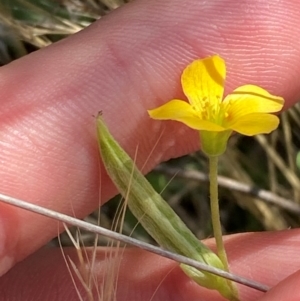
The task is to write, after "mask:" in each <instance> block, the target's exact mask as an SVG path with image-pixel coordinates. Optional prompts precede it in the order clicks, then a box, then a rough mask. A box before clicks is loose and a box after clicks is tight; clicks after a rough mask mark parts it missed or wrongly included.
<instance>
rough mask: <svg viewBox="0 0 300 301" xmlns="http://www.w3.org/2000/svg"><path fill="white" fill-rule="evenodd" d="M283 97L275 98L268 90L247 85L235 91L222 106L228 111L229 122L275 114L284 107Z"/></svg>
mask: <svg viewBox="0 0 300 301" xmlns="http://www.w3.org/2000/svg"><path fill="white" fill-rule="evenodd" d="M283 103H284V100H283V98H282V97H278V96H274V95H272V94H270V93H269V92H267V91H266V90H264V89H262V88H260V87H257V86H254V85H245V86H241V87H239V88H237V89H235V90H234V91H233V92H232V93H231V94H229V95H228V96H227V97H226V98H225V99H224V101H223V103H222V106H223V108H224V110H226V111H227V118H226V119H227V120H228V122H230V121H232V122H233V121H234V120H237V119H239V118H240V117H241V116H244V115H248V114H252V113H273V112H278V111H280V110H281V109H282V107H283Z"/></svg>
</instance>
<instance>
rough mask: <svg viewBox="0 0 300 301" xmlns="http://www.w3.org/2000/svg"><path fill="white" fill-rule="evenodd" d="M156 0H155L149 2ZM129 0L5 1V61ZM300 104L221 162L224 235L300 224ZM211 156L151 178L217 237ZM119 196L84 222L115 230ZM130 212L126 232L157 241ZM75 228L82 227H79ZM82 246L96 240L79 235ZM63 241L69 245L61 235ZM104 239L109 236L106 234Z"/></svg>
mask: <svg viewBox="0 0 300 301" xmlns="http://www.w3.org/2000/svg"><path fill="white" fill-rule="evenodd" d="M149 1H150V0H149ZM126 2H129V1H125V0H0V65H5V64H7V63H9V62H11V61H13V60H15V59H17V58H20V57H22V56H24V55H26V54H28V53H30V52H32V51H35V50H38V49H39V48H42V47H45V46H48V45H50V44H52V43H54V42H56V41H58V40H60V39H63V38H65V37H67V36H69V35H71V34H74V33H76V32H78V31H80V30H82V29H83V28H85V27H86V26H88V25H90V24H91V23H92V22H94V21H95V20H97V19H100V18H101V17H103V16H105V15H106V14H108V13H109V12H110V11H111V10H113V9H116V8H118V7H119V6H120V5H123V4H125V3H126ZM299 129H300V106H299V105H296V106H295V107H293V108H291V109H290V110H288V111H287V112H284V113H283V114H281V125H280V127H279V129H278V130H277V131H275V132H273V133H272V134H271V135H268V136H257V137H254V138H249V137H242V136H239V135H234V136H233V137H231V140H230V144H229V148H228V151H227V152H226V154H225V155H223V156H222V158H221V162H220V175H221V176H222V177H220V206H221V217H222V224H223V227H224V229H223V230H224V233H236V232H245V231H262V230H281V229H287V228H293V227H298V226H299V224H300V218H299V216H300V180H299V169H300V155H299V147H300V130H299ZM206 172H207V160H206V158H205V157H204V156H203V155H202V154H201V152H197V153H194V154H192V155H190V156H185V157H182V158H179V159H177V160H171V161H170V162H166V163H164V164H162V165H160V166H159V167H157V168H156V170H154V171H153V172H151V173H150V174H149V175H148V179H149V181H150V182H151V183H152V184H153V186H154V187H155V188H156V189H157V191H159V192H160V191H163V192H162V194H163V196H164V197H165V199H166V200H167V201H168V202H169V203H170V205H171V206H172V207H173V208H174V210H175V211H176V212H177V213H178V214H179V215H180V217H181V218H182V219H183V220H184V221H185V223H186V224H187V225H188V227H189V228H190V229H191V230H192V231H193V232H194V233H195V234H196V235H197V236H198V237H199V238H201V239H202V238H207V237H210V236H211V233H212V229H211V224H210V213H209V212H210V210H209V199H208V183H207V177H206ZM119 202H120V197H119V196H118V197H115V198H114V199H113V200H111V201H110V202H108V203H107V204H106V205H104V206H103V207H102V208H101V213H100V217H99V213H98V211H97V212H95V213H93V214H91V215H90V216H89V217H87V218H86V219H87V220H88V221H90V222H92V223H97V222H98V220H99V219H100V221H101V225H102V226H105V227H107V228H114V227H113V223H114V217H115V214H116V211H117V208H118V204H119ZM136 223H137V221H136V220H135V219H134V217H133V216H132V214H130V212H127V214H126V219H125V223H124V225H123V232H124V233H125V234H128V235H132V236H134V237H136V238H138V239H143V240H146V241H149V242H152V240H151V238H150V237H149V236H148V235H147V234H146V233H145V231H144V230H143V229H142V228H141V227H140V226H137V227H136V228H135V230H134V232H133V233H132V229H133V228H134V227H135V226H136ZM74 231H76V229H74ZM81 235H82V237H83V239H84V244H85V245H87V244H89V243H91V244H93V242H94V238H93V236H92V235H91V234H89V233H84V232H81ZM61 238H62V241H63V243H64V244H65V245H71V244H72V243H71V242H70V241H69V238H68V236H67V235H65V234H62V236H61ZM100 243H103V244H105V243H106V241H105V240H103V239H100Z"/></svg>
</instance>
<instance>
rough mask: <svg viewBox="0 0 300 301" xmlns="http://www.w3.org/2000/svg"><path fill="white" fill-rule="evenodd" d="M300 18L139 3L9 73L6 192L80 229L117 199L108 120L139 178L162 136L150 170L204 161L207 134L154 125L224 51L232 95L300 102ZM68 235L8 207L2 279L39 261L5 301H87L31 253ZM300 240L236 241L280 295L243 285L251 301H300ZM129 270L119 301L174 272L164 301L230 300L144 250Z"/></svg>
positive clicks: (287, 10)
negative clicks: (103, 129) (104, 130)
mask: <svg viewBox="0 0 300 301" xmlns="http://www.w3.org/2000/svg"><path fill="white" fill-rule="evenodd" d="M299 17H300V3H299V1H297V0H295V1H286V0H285V1H277V2H276V3H274V4H273V3H272V4H270V2H267V1H253V0H241V1H235V0H231V1H229V0H228V1H224V0H217V1H199V0H187V1H182V0H172V1H171V0H167V1H163V2H162V1H158V0H152V1H151V2H150V1H147V0H140V1H135V2H132V3H130V4H128V5H126V6H124V7H122V8H120V9H118V10H116V11H115V12H113V13H111V14H110V15H108V16H107V17H105V18H103V19H101V20H100V21H98V22H96V23H95V24H93V25H92V26H90V27H89V28H87V29H86V30H84V31H82V32H80V33H78V34H76V35H74V36H72V37H70V38H68V39H65V40H64V41H61V42H59V43H56V44H54V45H52V46H50V47H47V48H45V49H42V50H40V51H37V52H35V53H32V54H30V55H28V56H26V57H24V58H22V59H19V60H17V61H15V62H13V63H11V64H9V65H7V66H5V67H2V68H1V72H0V99H1V104H0V106H1V109H0V128H1V131H0V162H1V169H0V178H1V182H0V191H1V192H2V193H5V194H8V195H11V196H14V197H17V198H21V199H24V200H26V201H29V202H33V203H36V204H39V205H41V206H45V207H47V208H51V209H54V210H57V211H60V212H64V213H67V214H70V215H72V216H74V215H75V216H76V217H84V216H86V215H87V214H88V213H90V212H91V211H93V210H94V209H95V208H96V207H97V205H98V203H99V199H100V200H101V202H105V201H106V200H108V199H109V198H110V197H111V196H113V195H114V194H115V193H116V191H115V189H114V188H113V186H112V184H111V183H110V182H109V180H108V178H107V176H106V175H105V173H104V172H103V169H101V168H100V169H101V170H100V171H101V172H99V155H98V150H97V144H96V138H95V137H96V134H95V132H96V131H95V119H94V117H93V115H95V114H97V112H98V111H99V110H102V111H103V113H104V118H105V120H106V122H107V124H108V126H109V128H110V130H111V132H112V134H113V135H114V136H115V138H116V139H117V140H118V141H120V143H121V144H122V145H123V147H124V148H125V149H126V150H127V151H128V152H129V153H130V154H134V151H135V149H136V146H137V144H138V145H139V152H138V154H139V156H138V163H139V166H142V164H143V163H144V162H145V160H146V159H147V158H148V155H149V153H150V151H151V150H152V148H153V145H155V144H156V142H157V140H158V139H159V138H160V141H159V143H158V144H157V146H156V148H155V150H154V152H153V154H152V155H151V157H150V158H149V160H148V162H147V165H146V166H145V168H144V169H143V170H144V172H147V171H149V170H150V169H151V168H153V167H154V166H155V165H156V164H158V163H159V162H161V161H164V160H167V159H169V158H172V157H178V156H181V155H184V154H187V153H189V152H192V151H195V150H196V149H198V148H199V146H198V138H197V133H196V132H194V131H191V130H189V129H187V128H186V127H185V126H183V125H180V124H178V123H174V122H158V121H154V120H150V119H149V118H148V116H147V113H146V109H152V108H154V107H157V106H158V105H161V104H162V103H165V102H166V101H168V100H170V99H172V98H174V97H177V98H182V97H183V95H182V92H181V87H180V80H179V79H180V74H181V72H182V70H183V69H184V67H185V66H186V65H187V64H188V63H189V62H191V61H192V60H193V59H195V58H199V57H200V58H202V57H205V56H208V55H211V54H214V53H218V54H219V55H221V56H222V57H223V58H224V59H225V60H226V63H227V70H228V73H227V81H226V92H229V91H230V90H232V89H234V88H235V87H237V86H240V85H242V84H246V83H247V84H257V85H260V86H262V87H263V88H265V89H267V90H268V91H269V92H271V93H273V94H276V95H280V96H283V97H284V98H285V100H286V108H287V107H289V106H291V105H292V104H294V103H295V102H296V101H297V100H298V99H299V96H300V86H299V84H298V78H299V75H298V74H299V71H300V60H299V57H300V40H299V39H298V38H297V37H299V35H300V27H299V26H298V20H299ZM116 121H117V122H116ZM99 174H100V176H99ZM99 183H101V193H99ZM57 231H58V226H57V222H54V221H51V220H49V219H47V218H44V217H40V216H37V215H35V214H32V213H28V212H25V211H23V210H18V209H16V208H12V207H10V206H7V205H4V204H0V241H1V245H0V269H1V270H0V272H1V274H4V273H5V272H6V271H7V270H9V268H10V267H12V266H13V265H14V264H15V263H17V262H18V261H21V260H23V259H25V258H26V257H27V256H29V255H30V254H32V255H31V256H30V257H27V259H25V260H24V261H22V262H21V263H20V264H18V265H16V266H15V267H14V268H12V269H11V270H10V271H9V272H8V273H7V274H6V275H4V276H3V277H2V278H1V279H0V291H1V295H0V300H20V294H22V298H21V299H22V300H66V299H68V300H77V297H76V295H75V292H74V288H73V285H72V283H71V281H70V276H69V274H68V272H67V270H66V268H65V264H64V262H63V261H62V257H61V251H60V250H53V249H42V250H40V251H38V252H37V253H34V254H33V252H35V251H36V250H37V249H39V248H40V247H42V246H43V245H44V244H45V243H46V242H48V241H49V240H50V239H51V238H52V237H53V236H56V235H57ZM247 235H248V236H247ZM299 236H300V233H299V231H298V230H291V231H283V232H277V233H257V234H251V233H249V234H243V235H235V236H232V237H229V238H228V241H227V244H226V247H227V248H228V253H229V257H230V263H231V268H232V271H234V272H236V273H239V274H241V275H244V276H248V277H250V278H253V279H256V280H258V281H262V282H263V283H266V284H268V285H269V286H275V285H277V286H275V287H274V288H273V289H272V290H271V291H270V292H269V293H267V294H265V295H264V296H263V295H262V294H261V293H258V292H255V291H253V290H250V289H245V288H242V287H240V292H241V298H242V300H273V301H276V300H298V299H299V297H300V296H299V295H300V292H296V291H295V289H296V288H297V287H298V286H297V285H296V284H298V283H299V280H300V278H299V277H300V275H299V273H296V271H297V269H299V268H300V261H299V260H298V258H299V256H298V252H299V245H300V243H299ZM67 252H68V253H71V254H73V256H74V260H75V258H76V255H75V254H74V251H72V250H68V251H67ZM101 254H102V255H101ZM101 256H102V257H103V253H101V250H99V258H100V259H101ZM137 257H140V258H142V260H141V261H138V262H140V264H139V265H138V264H137V262H136V258H137ZM124 258H125V261H124V263H122V267H121V270H120V277H119V281H120V282H119V285H118V292H117V294H118V296H119V298H118V300H150V299H151V297H152V295H153V292H154V291H155V289H156V288H157V286H158V285H159V283H157V279H162V276H165V275H166V274H167V273H168V272H169V271H170V270H172V269H173V267H174V270H172V272H171V273H170V274H169V275H170V276H168V277H167V278H166V280H165V281H163V282H162V284H160V288H159V290H158V292H157V294H155V296H154V298H153V299H152V300H155V301H157V300H223V299H222V298H221V297H219V296H218V295H217V294H215V293H213V292H207V291H206V290H204V289H202V288H199V287H198V286H196V285H194V284H193V283H192V282H191V281H189V280H188V279H187V277H185V276H184V275H183V273H182V272H181V271H180V269H178V268H176V264H174V263H171V262H169V261H167V260H164V259H158V258H157V257H156V256H154V255H149V254H148V253H145V252H142V251H140V250H128V251H126V252H125V253H124ZM100 259H99V266H97V270H98V271H99V273H101V271H102V269H101V260H100ZM49 263H50V264H49ZM128 270H129V271H130V273H129V274H130V275H128V273H126V271H128ZM293 273H294V274H293ZM290 274H293V275H292V276H289V275H290ZM141 275H142V276H141ZM135 276H136V277H135ZM140 276H141V277H140ZM288 276H289V278H288V279H286V280H285V278H286V277H288ZM133 277H134V280H132V279H133ZM297 281H298V282H297ZM134 284H135V285H134ZM53 294H54V295H53ZM259 298H260V299H259Z"/></svg>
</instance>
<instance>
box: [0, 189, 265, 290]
mask: <svg viewBox="0 0 300 301" xmlns="http://www.w3.org/2000/svg"><path fill="white" fill-rule="evenodd" d="M0 201H2V202H4V203H7V204H9V205H13V206H16V207H19V208H22V209H25V210H28V211H30V212H35V213H38V214H40V215H44V216H47V217H50V218H53V219H56V220H59V221H61V222H63V223H66V224H70V225H73V226H76V227H79V228H82V229H85V230H87V231H91V232H93V233H96V234H100V235H103V236H106V237H109V238H111V239H115V240H118V241H121V242H123V243H125V244H130V245H133V246H136V247H138V248H140V249H143V250H146V251H149V252H152V253H155V254H158V255H160V256H163V257H166V258H169V259H172V260H174V261H177V262H180V263H183V264H187V265H189V266H192V267H195V268H196V269H199V270H201V271H205V272H208V273H212V274H214V275H218V276H220V277H223V278H227V279H229V280H232V281H234V282H237V283H240V284H242V285H245V286H248V287H251V288H253V289H256V290H259V291H262V292H267V291H268V290H269V287H268V286H266V285H264V284H261V283H259V282H256V281H253V280H250V279H247V278H244V277H241V276H238V275H234V274H231V273H228V272H225V271H223V270H221V269H218V268H215V267H211V266H208V265H206V264H203V263H201V262H198V261H196V260H193V259H190V258H187V257H185V256H182V255H178V254H175V253H172V252H169V251H166V250H164V249H161V248H159V247H156V246H153V245H150V244H148V243H145V242H142V241H140V240H137V239H134V238H132V237H129V236H126V235H123V234H120V233H117V232H114V231H111V230H108V229H105V228H102V227H100V226H96V225H92V224H89V223H87V222H85V221H82V220H78V219H76V218H74V217H71V216H68V215H66V214H63V213H59V212H56V211H53V210H50V209H47V208H44V207H40V206H38V205H35V204H31V203H28V202H25V201H23V200H20V199H16V198H13V197H10V196H7V195H4V194H0Z"/></svg>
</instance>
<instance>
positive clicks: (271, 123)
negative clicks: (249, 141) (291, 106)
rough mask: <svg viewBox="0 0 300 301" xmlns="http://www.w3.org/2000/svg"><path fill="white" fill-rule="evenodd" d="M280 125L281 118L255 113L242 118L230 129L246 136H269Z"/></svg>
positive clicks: (231, 125)
mask: <svg viewBox="0 0 300 301" xmlns="http://www.w3.org/2000/svg"><path fill="white" fill-rule="evenodd" d="M278 125H279V118H278V117H277V116H275V115H271V114H264V113H253V114H248V115H245V116H242V117H241V118H239V119H237V120H235V121H234V122H233V123H232V124H230V126H229V127H230V129H232V130H234V131H236V132H238V133H240V134H243V135H246V136H254V135H258V134H268V133H270V132H272V131H274V130H275V129H276V128H277V127H278Z"/></svg>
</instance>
